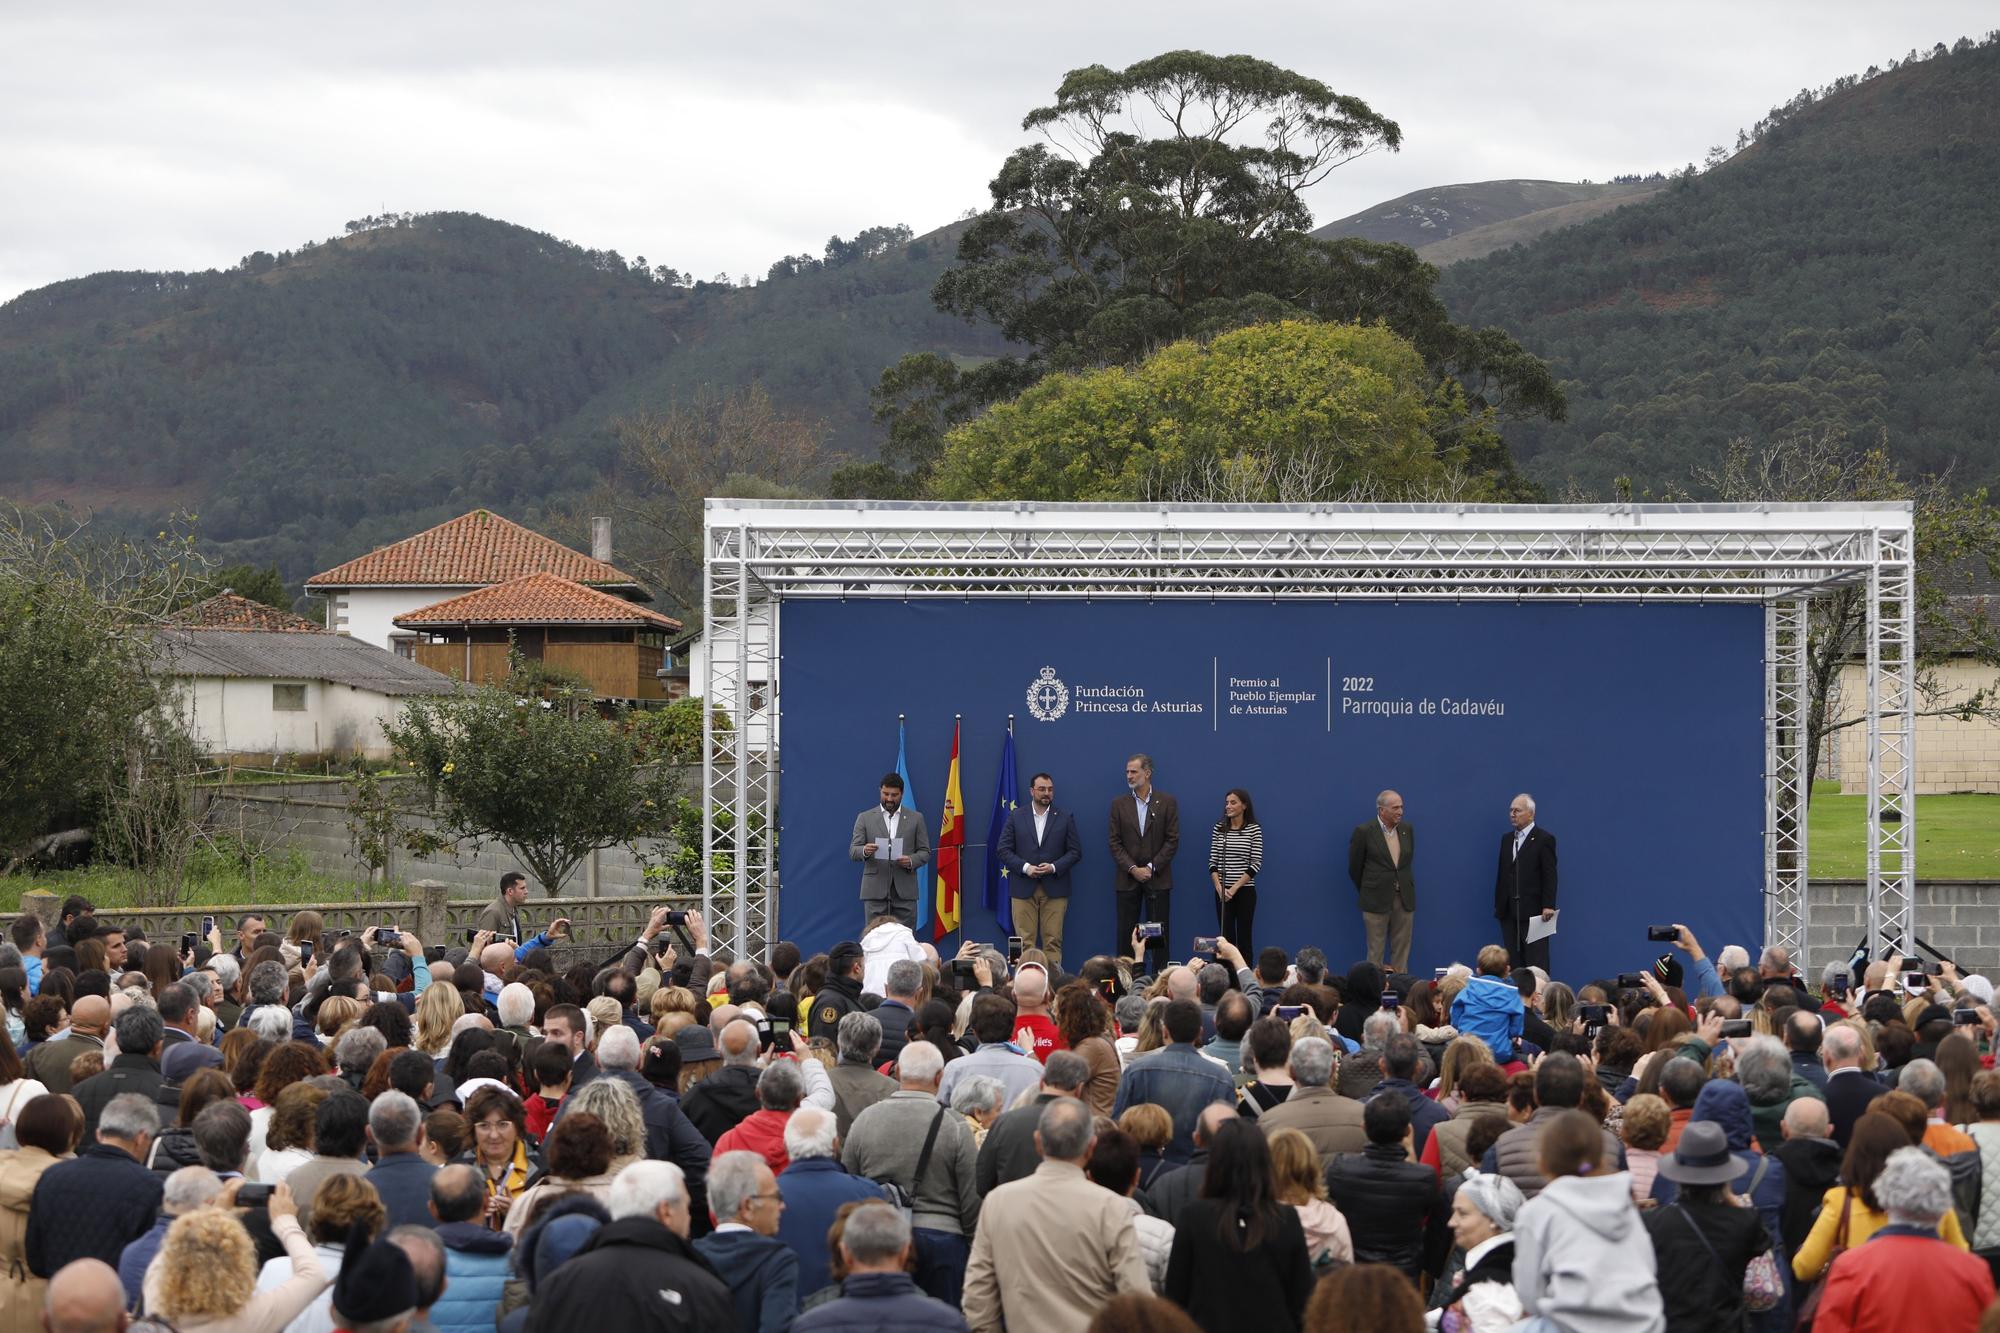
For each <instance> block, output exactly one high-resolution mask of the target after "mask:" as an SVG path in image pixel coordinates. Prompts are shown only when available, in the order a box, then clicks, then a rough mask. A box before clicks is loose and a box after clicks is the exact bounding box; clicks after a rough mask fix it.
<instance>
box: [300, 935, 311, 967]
mask: <svg viewBox="0 0 2000 1333" xmlns="http://www.w3.org/2000/svg"><path fill="white" fill-rule="evenodd" d="M312 957H313V942H312V941H311V940H300V941H299V962H300V963H301V964H305V963H310V962H311V961H312Z"/></svg>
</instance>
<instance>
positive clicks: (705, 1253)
mask: <svg viewBox="0 0 2000 1333" xmlns="http://www.w3.org/2000/svg"><path fill="white" fill-rule="evenodd" d="M820 1244H821V1245H822V1246H824V1245H825V1244H826V1237H825V1236H824V1235H823V1234H822V1235H821V1237H820ZM694 1250H695V1253H696V1254H699V1255H700V1256H701V1257H702V1258H704V1259H706V1260H708V1262H709V1264H710V1265H711V1266H712V1267H713V1268H714V1269H715V1271H716V1272H717V1273H720V1274H721V1275H722V1280H723V1281H724V1282H727V1283H728V1284H729V1298H730V1300H731V1301H733V1302H735V1305H736V1322H737V1323H738V1324H739V1325H740V1326H741V1327H742V1329H743V1333H785V1330H786V1329H788V1328H790V1327H791V1326H792V1321H793V1320H794V1319H797V1318H798V1317H799V1260H798V1256H797V1255H795V1254H793V1253H792V1248H791V1246H789V1245H787V1244H785V1243H784V1242H783V1241H781V1240H778V1239H777V1238H776V1237H774V1236H760V1235H758V1234H757V1233H756V1232H754V1231H717V1232H714V1233H712V1234H710V1235H707V1236H703V1237H702V1238H701V1239H699V1240H697V1241H695V1242H694Z"/></svg>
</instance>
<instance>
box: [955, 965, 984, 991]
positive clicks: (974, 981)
mask: <svg viewBox="0 0 2000 1333" xmlns="http://www.w3.org/2000/svg"><path fill="white" fill-rule="evenodd" d="M951 975H952V979H953V980H954V981H956V982H958V983H959V985H961V986H964V987H972V986H977V985H978V984H979V974H978V973H977V972H976V971H974V970H973V962H972V960H971V959H970V958H954V959H952V960H951Z"/></svg>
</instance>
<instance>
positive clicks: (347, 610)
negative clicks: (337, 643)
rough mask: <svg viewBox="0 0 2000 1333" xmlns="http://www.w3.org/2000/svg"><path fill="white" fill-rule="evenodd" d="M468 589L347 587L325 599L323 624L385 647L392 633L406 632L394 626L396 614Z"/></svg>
mask: <svg viewBox="0 0 2000 1333" xmlns="http://www.w3.org/2000/svg"><path fill="white" fill-rule="evenodd" d="M471 591H472V585H471V584H467V585H466V586H465V587H463V588H350V589H348V590H347V591H345V592H341V593H338V594H336V595H334V596H333V597H330V598H328V599H327V601H328V603H329V612H328V619H327V626H326V627H327V628H328V629H330V630H333V631H334V632H335V633H337V634H345V635H348V636H350V637H351V638H356V639H360V640H361V641H362V642H363V643H372V644H374V645H375V646H376V647H377V648H388V647H390V646H391V644H390V638H391V636H392V635H396V634H405V633H408V632H409V631H407V630H399V629H397V628H396V626H395V623H394V622H395V619H396V617H397V616H400V615H403V614H405V613H406V612H410V611H416V610H420V609H421V608H423V607H426V606H435V605H437V604H438V603H439V602H442V601H444V600H446V599H447V598H451V597H456V596H458V595H459V594H460V593H464V592H471Z"/></svg>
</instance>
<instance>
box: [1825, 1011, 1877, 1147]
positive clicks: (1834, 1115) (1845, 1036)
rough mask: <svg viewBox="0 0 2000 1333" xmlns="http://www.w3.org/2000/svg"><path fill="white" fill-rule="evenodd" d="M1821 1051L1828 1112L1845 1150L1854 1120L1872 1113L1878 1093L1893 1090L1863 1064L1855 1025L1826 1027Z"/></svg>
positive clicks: (1836, 1134) (1836, 1138)
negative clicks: (1824, 1063)
mask: <svg viewBox="0 0 2000 1333" xmlns="http://www.w3.org/2000/svg"><path fill="white" fill-rule="evenodd" d="M1819 1050H1820V1055H1821V1056H1823V1057H1824V1058H1825V1060H1826V1114H1827V1118H1828V1119H1829V1120H1831V1121H1832V1122H1833V1139H1834V1142H1836V1143H1838V1144H1839V1145H1840V1150H1841V1151H1842V1152H1846V1151H1847V1141H1848V1140H1849V1139H1851V1138H1853V1137H1854V1124H1855V1122H1856V1121H1857V1120H1859V1119H1861V1117H1862V1116H1864V1115H1866V1114H1867V1113H1868V1107H1869V1106H1870V1104H1872V1103H1873V1102H1874V1100H1875V1099H1876V1098H1877V1097H1880V1096H1881V1095H1882V1094H1883V1093H1885V1092H1887V1091H1889V1090H1888V1089H1887V1088H1885V1087H1883V1086H1882V1084H1881V1083H1879V1082H1877V1081H1876V1078H1875V1075H1874V1074H1872V1073H1870V1072H1869V1071H1868V1070H1865V1069H1863V1068H1862V1067H1861V1060H1862V1055H1863V1051H1864V1048H1863V1046H1862V1045H1861V1038H1860V1036H1859V1035H1857V1034H1856V1033H1855V1031H1854V1029H1852V1028H1846V1027H1841V1026H1839V1025H1838V1024H1836V1025H1834V1026H1833V1027H1830V1028H1828V1029H1827V1030H1826V1036H1825V1037H1824V1038H1822V1039H1821V1041H1820V1047H1819Z"/></svg>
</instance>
